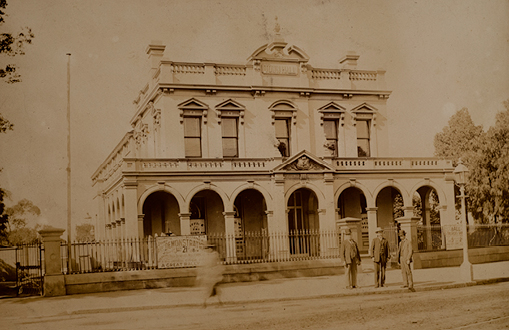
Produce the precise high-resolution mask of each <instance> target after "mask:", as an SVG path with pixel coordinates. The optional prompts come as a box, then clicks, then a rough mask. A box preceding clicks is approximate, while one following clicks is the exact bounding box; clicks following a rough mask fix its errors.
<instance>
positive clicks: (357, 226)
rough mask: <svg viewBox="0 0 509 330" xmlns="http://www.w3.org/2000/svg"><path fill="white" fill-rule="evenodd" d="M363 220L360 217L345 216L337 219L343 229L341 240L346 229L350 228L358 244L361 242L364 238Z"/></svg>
mask: <svg viewBox="0 0 509 330" xmlns="http://www.w3.org/2000/svg"><path fill="white" fill-rule="evenodd" d="M361 221H362V219H359V218H351V217H347V218H343V219H339V220H338V221H337V224H338V225H339V228H340V229H341V241H343V240H344V232H345V230H346V229H350V231H351V232H352V234H351V236H352V239H353V240H354V241H356V242H357V245H359V244H360V242H361V240H362V229H361Z"/></svg>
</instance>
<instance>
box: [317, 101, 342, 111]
mask: <svg viewBox="0 0 509 330" xmlns="http://www.w3.org/2000/svg"><path fill="white" fill-rule="evenodd" d="M345 111H346V109H345V108H344V107H342V106H340V105H339V104H336V103H335V102H330V103H327V104H326V105H324V106H323V107H321V108H318V112H345Z"/></svg>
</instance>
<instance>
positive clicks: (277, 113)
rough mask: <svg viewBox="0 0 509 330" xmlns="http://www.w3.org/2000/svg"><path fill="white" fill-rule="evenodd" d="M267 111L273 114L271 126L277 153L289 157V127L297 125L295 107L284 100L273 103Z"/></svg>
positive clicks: (290, 133) (290, 130) (290, 134)
mask: <svg viewBox="0 0 509 330" xmlns="http://www.w3.org/2000/svg"><path fill="white" fill-rule="evenodd" d="M269 109H270V110H271V111H272V112H273V114H272V124H273V125H274V128H275V133H276V140H277V145H276V147H277V148H278V150H279V152H280V153H281V156H283V157H289V156H290V155H291V144H292V141H291V137H292V134H295V132H292V129H291V126H292V125H296V124H297V108H296V107H295V105H294V104H293V103H292V102H290V101H286V100H281V101H276V102H274V103H273V104H272V105H271V106H270V107H269Z"/></svg>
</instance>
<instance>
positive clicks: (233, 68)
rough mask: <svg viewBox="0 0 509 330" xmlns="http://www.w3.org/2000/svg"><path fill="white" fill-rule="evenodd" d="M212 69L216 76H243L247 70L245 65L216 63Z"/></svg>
mask: <svg viewBox="0 0 509 330" xmlns="http://www.w3.org/2000/svg"><path fill="white" fill-rule="evenodd" d="M214 69H215V70H214V73H215V75H216V76H245V75H246V72H247V69H246V66H245V65H227V64H216V65H215V66H214Z"/></svg>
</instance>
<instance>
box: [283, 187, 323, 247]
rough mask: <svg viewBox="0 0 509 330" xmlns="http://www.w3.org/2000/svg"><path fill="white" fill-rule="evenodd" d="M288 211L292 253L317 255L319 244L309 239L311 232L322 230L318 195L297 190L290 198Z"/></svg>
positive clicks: (304, 189) (302, 189) (305, 189)
mask: <svg viewBox="0 0 509 330" xmlns="http://www.w3.org/2000/svg"><path fill="white" fill-rule="evenodd" d="M286 211H287V220H288V232H289V235H290V253H291V254H313V253H316V252H317V250H318V249H319V244H317V242H311V241H310V240H309V239H308V238H309V233H310V232H313V231H318V230H319V229H320V222H319V218H318V198H317V196H316V194H315V193H314V192H313V191H312V190H310V189H307V188H299V189H297V190H295V191H294V192H293V193H292V194H291V195H290V196H289V198H288V201H287V206H286Z"/></svg>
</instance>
